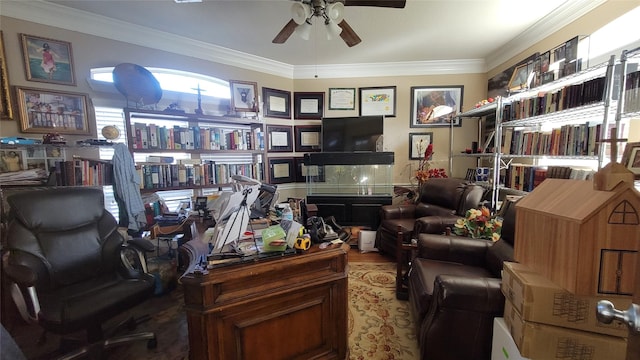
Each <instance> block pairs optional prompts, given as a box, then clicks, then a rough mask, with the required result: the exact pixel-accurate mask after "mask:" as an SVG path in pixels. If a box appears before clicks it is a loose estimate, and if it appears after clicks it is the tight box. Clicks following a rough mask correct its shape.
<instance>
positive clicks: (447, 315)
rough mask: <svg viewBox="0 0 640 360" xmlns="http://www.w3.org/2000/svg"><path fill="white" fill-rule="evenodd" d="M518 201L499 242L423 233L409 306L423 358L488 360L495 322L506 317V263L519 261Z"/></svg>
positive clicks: (510, 208) (412, 274)
mask: <svg viewBox="0 0 640 360" xmlns="http://www.w3.org/2000/svg"><path fill="white" fill-rule="evenodd" d="M514 204H515V203H513V202H508V203H507V204H505V206H506V208H505V209H504V213H503V218H504V221H503V227H502V233H501V234H502V236H501V238H500V240H498V241H497V242H495V243H494V242H492V241H490V240H479V239H471V238H466V237H458V236H455V235H449V236H447V235H434V234H420V235H419V236H418V251H417V256H416V258H414V259H413V262H412V266H411V271H410V273H409V304H410V309H411V313H412V316H413V320H414V323H415V324H416V328H417V330H416V334H418V343H419V345H420V354H421V355H420V358H421V359H422V360H427V359H437V360H446V359H489V358H490V357H491V339H492V329H493V318H494V317H499V316H502V314H503V311H504V301H505V300H504V296H503V295H502V293H501V291H500V285H501V277H502V275H501V271H502V263H503V262H504V261H514V259H513V244H514V233H515V206H514Z"/></svg>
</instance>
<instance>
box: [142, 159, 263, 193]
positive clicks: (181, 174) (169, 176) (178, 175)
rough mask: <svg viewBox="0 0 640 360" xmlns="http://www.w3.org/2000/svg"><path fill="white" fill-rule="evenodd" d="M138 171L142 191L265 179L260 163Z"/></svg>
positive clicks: (153, 166)
mask: <svg viewBox="0 0 640 360" xmlns="http://www.w3.org/2000/svg"><path fill="white" fill-rule="evenodd" d="M137 170H138V174H139V175H140V179H141V182H140V189H161V188H176V187H182V186H206V185H216V184H228V183H231V182H232V179H231V176H232V175H244V176H247V177H250V178H253V179H262V178H264V170H263V166H262V164H260V163H258V164H251V163H246V164H218V163H215V162H213V161H205V162H204V163H202V164H139V165H138V167H137Z"/></svg>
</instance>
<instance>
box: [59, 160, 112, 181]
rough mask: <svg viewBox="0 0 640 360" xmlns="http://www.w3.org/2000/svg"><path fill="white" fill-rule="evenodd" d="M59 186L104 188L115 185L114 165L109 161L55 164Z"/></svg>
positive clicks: (68, 161) (72, 161) (73, 161)
mask: <svg viewBox="0 0 640 360" xmlns="http://www.w3.org/2000/svg"><path fill="white" fill-rule="evenodd" d="M55 178H56V184H57V185H59V186H78V185H82V186H104V185H112V184H113V165H112V164H111V162H109V161H103V160H92V159H78V158H76V159H73V160H66V161H56V162H55Z"/></svg>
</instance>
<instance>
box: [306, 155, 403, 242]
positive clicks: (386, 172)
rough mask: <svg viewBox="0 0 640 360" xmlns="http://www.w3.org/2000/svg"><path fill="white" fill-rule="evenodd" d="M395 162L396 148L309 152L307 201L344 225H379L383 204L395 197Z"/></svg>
mask: <svg viewBox="0 0 640 360" xmlns="http://www.w3.org/2000/svg"><path fill="white" fill-rule="evenodd" d="M393 164H394V153H392V152H363V153H342V152H329V153H309V154H305V155H304V165H305V175H306V179H307V180H306V184H307V203H309V204H315V205H316V206H317V207H318V216H321V217H326V216H334V217H335V218H336V221H337V222H338V223H339V224H340V225H365V226H367V227H369V228H371V229H376V228H377V227H378V225H379V222H380V218H379V214H378V212H379V210H380V206H382V205H389V204H391V201H392V197H393V182H392V177H393Z"/></svg>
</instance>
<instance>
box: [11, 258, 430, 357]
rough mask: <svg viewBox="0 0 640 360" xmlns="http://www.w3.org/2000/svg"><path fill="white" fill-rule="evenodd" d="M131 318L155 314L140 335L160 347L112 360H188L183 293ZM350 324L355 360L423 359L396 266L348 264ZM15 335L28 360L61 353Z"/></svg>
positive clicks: (125, 351)
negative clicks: (398, 290) (400, 296)
mask: <svg viewBox="0 0 640 360" xmlns="http://www.w3.org/2000/svg"><path fill="white" fill-rule="evenodd" d="M131 313H133V314H153V315H152V316H151V320H149V321H147V322H144V323H142V324H140V325H139V326H138V328H137V329H136V330H137V331H148V330H150V329H152V330H151V331H155V332H156V336H157V339H158V347H157V348H156V349H153V350H148V349H147V348H146V343H145V342H137V343H134V344H132V345H129V346H121V347H116V348H114V349H113V350H111V351H110V352H109V356H108V358H109V359H135V360H147V359H148V360H152V359H153V360H181V359H188V358H189V340H188V329H187V322H186V318H185V312H184V298H183V294H182V291H180V289H179V288H178V289H175V290H173V291H171V292H170V293H169V294H165V295H162V296H158V297H154V298H152V299H151V300H150V301H147V302H145V303H144V304H142V305H140V306H138V307H137V308H134V309H133V311H132V312H131ZM348 319H349V320H348V321H349V328H348V333H349V352H350V356H349V359H350V360H361V359H362V360H364V359H372V360H377V359H380V360H382V359H385V360H386V359H396V360H399V359H402V360H411V359H418V357H419V351H418V342H417V340H416V336H415V331H414V327H413V324H412V319H411V316H410V314H409V303H408V302H406V301H399V300H396V298H395V263H366V262H361V263H353V262H351V263H349V317H348ZM114 322H115V321H114ZM107 328H108V326H107ZM13 330H14V331H11V333H12V335H13V336H14V338H15V339H16V342H17V343H18V345H19V346H20V347H21V348H22V349H24V350H23V351H25V353H26V354H25V355H26V356H27V357H28V358H29V359H50V358H51V357H52V355H54V354H56V353H57V351H55V350H56V348H57V344H58V340H59V337H58V336H55V335H53V334H48V336H47V338H46V341H45V343H43V344H41V345H37V346H34V345H33V343H34V338H37V337H38V336H39V335H40V333H41V332H40V330H39V328H38V327H36V326H24V327H22V326H20V327H19V328H14V329H13Z"/></svg>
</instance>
